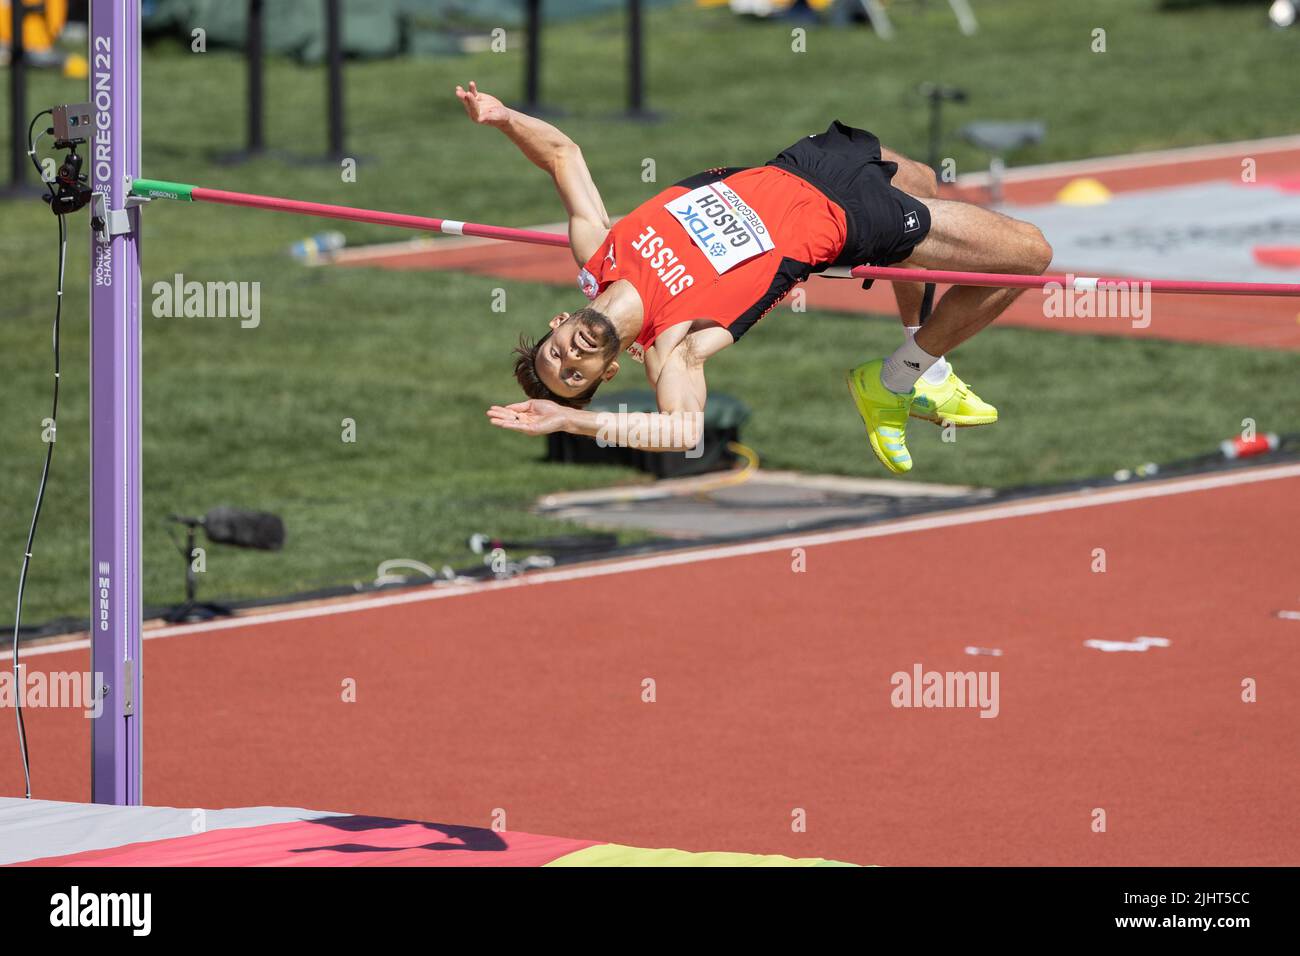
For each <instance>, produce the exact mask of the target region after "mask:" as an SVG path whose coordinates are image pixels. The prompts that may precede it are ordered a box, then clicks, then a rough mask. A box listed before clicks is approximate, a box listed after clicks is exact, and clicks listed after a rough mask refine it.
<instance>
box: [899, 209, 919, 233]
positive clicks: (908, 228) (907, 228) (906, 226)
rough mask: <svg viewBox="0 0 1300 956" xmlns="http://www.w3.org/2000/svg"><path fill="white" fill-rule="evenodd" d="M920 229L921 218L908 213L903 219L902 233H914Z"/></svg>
mask: <svg viewBox="0 0 1300 956" xmlns="http://www.w3.org/2000/svg"><path fill="white" fill-rule="evenodd" d="M920 228H921V217H920V216H918V215H917V214H916V213H914V212H909V213H908V214H907V215H906V216H904V217H903V232H916V230H918V229H920Z"/></svg>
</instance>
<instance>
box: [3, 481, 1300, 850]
mask: <svg viewBox="0 0 1300 956" xmlns="http://www.w3.org/2000/svg"><path fill="white" fill-rule="evenodd" d="M1264 478H1268V479H1270V480H1259V479H1264ZM1243 480H1244V481H1246V482H1249V483H1241V482H1243ZM1224 482H1232V483H1231V484H1223V485H1222V486H1221V487H1204V486H1205V485H1207V484H1208V485H1214V484H1215V483H1224ZM1171 492H1177V493H1171ZM1297 492H1300V465H1291V466H1280V467H1274V468H1270V469H1264V468H1256V469H1251V470H1249V471H1246V472H1235V473H1230V474H1227V475H1221V476H1216V477H1210V478H1207V479H1194V480H1190V483H1188V481H1183V482H1171V483H1162V484H1155V485H1141V486H1136V487H1134V488H1131V489H1120V490H1119V491H1118V492H1102V493H1098V492H1094V493H1091V494H1083V495H1075V496H1066V497H1063V498H1058V499H1048V500H1037V501H1035V502H1032V503H1029V504H1028V505H1020V506H1005V505H1004V506H995V507H994V509H993V510H988V509H982V510H978V511H972V512H962V513H959V514H955V515H952V514H950V515H941V516H935V517H931V518H926V519H914V520H913V521H911V522H903V523H898V524H894V525H890V526H876V527H875V528H873V529H859V530H855V531H848V532H841V533H837V534H833V535H825V536H817V537H814V536H804V537H803V538H787V539H781V540H779V541H775V542H766V543H760V544H758V545H751V546H746V547H743V548H739V549H735V551H734V552H732V553H730V554H728V552H721V553H718V552H703V553H701V552H695V553H677V554H676V555H674V556H669V557H668V558H666V559H665V558H659V559H656V560H659V561H664V560H666V561H668V562H677V563H668V564H661V565H659V566H654V567H646V568H643V569H640V570H623V571H621V572H618V573H610V572H611V571H612V570H613V569H612V568H611V567H610V566H592V568H589V569H586V570H582V571H575V570H571V569H566V570H565V571H564V572H563V573H562V574H559V575H553V576H551V577H550V578H547V577H541V578H536V579H532V580H531V581H523V582H522V583H516V584H515V585H513V586H506V587H500V586H494V587H488V588H486V589H483V588H480V589H474V590H472V591H471V593H466V594H463V595H451V596H442V597H440V598H438V599H433V600H429V599H426V598H427V594H428V592H421V593H419V594H411V593H409V592H408V594H407V595H406V596H404V597H402V598H401V600H405V601H406V602H407V603H388V604H386V605H382V606H378V607H372V608H370V609H364V610H357V609H355V606H353V609H352V610H348V605H330V606H326V607H318V608H315V609H313V610H311V611H310V612H309V613H313V614H316V615H318V616H314V617H308V618H300V619H292V620H281V621H275V620H272V621H270V622H263V623H257V622H255V621H249V622H245V623H242V624H240V625H239V626H232V627H225V628H213V627H211V626H208V627H206V628H205V627H198V628H188V629H179V630H178V631H172V632H167V633H170V634H171V636H168V637H165V638H158V639H151V640H148V641H147V642H146V644H145V647H146V653H145V670H144V673H145V677H146V680H145V697H144V707H145V714H146V718H147V719H146V721H145V728H146V731H145V733H146V739H145V747H146V751H145V752H146V764H145V766H146V781H145V790H144V793H145V799H146V802H148V803H151V804H166V805H173V806H206V807H221V806H248V805H255V804H273V805H280V806H305V807H313V808H319V809H328V810H339V811H348V812H354V813H372V814H384V815H391V816H396V817H408V818H413V819H441V820H454V821H456V822H458V823H463V824H468V825H474V824H478V825H486V824H487V823H489V822H490V814H492V812H493V810H494V809H495V808H501V809H503V810H505V812H506V814H507V825H508V827H509V828H510V829H520V830H528V831H532V832H542V833H557V834H566V835H570V836H575V837H582V838H584V839H590V840H611V841H616V842H620V843H628V844H633V845H640V846H673V847H679V848H683V849H693V850H704V849H720V848H723V849H729V850H736V851H747V852H753V853H785V854H789V855H792V856H825V857H830V858H835V859H841V860H848V861H854V862H860V863H879V864H888V865H902V864H921V865H929V864H1085V865H1087V864H1125V865H1157V864H1159V865H1229V864H1231V865H1246V864H1272V865H1280V864H1285V865H1296V864H1297V863H1300V832H1298V828H1297V827H1296V826H1295V794H1296V793H1297V792H1298V791H1300V765H1298V764H1297V761H1296V760H1295V730H1296V727H1297V726H1300V668H1297V666H1296V659H1297V649H1298V647H1300V621H1295V620H1284V619H1280V618H1279V617H1278V616H1277V613H1276V612H1277V611H1278V610H1279V609H1282V608H1297V607H1300V573H1298V571H1297V561H1296V556H1297V555H1296V550H1297V549H1296V535H1295V530H1294V529H1296V528H1297V527H1300V500H1298V495H1297ZM1133 493H1140V494H1143V495H1158V496H1151V497H1144V498H1139V499H1136V500H1120V499H1123V498H1125V497H1126V496H1129V495H1132V494H1133ZM1088 502H1099V503H1098V504H1096V505H1093V506H1088V507H1081V506H1080V505H1084V504H1087V503H1088ZM1008 507H1010V508H1011V513H1006V509H1007V508H1008ZM1048 508H1060V509H1062V510H1050V511H1044V509H1048ZM999 509H1002V510H999ZM1026 509H1027V510H1029V511H1035V510H1037V511H1043V513H1031V514H1016V513H1015V512H1017V511H1022V510H1026ZM975 519H980V520H975ZM864 534H866V535H870V536H868V537H862V535H864ZM854 535H857V536H858V537H856V538H854V537H853V536H854ZM794 547H804V548H806V562H807V563H806V570H805V571H804V572H802V573H795V572H793V571H792V569H791V561H792V557H791V549H792V548H794ZM1095 548H1104V549H1105V550H1106V560H1107V570H1106V572H1105V573H1100V574H1099V573H1094V572H1093V571H1092V570H1091V564H1092V561H1093V549H1095ZM647 563H648V562H647ZM593 569H594V570H596V571H603V572H605V573H603V574H600V575H599V576H583V577H573V578H571V579H563V578H565V577H567V576H570V575H574V574H588V573H589V572H590V571H591V570H593ZM557 577H558V578H560V579H558V580H557V579H556V578H557ZM386 600H390V601H391V599H386ZM295 613H297V612H295ZM1140 635H1147V636H1158V637H1164V638H1166V639H1168V640H1169V641H1170V642H1171V643H1170V646H1168V647H1163V648H1160V647H1157V648H1152V649H1150V650H1148V651H1146V652H1143V653H1135V652H1124V653H1103V652H1100V651H1098V650H1093V649H1090V648H1087V647H1085V646H1084V644H1083V642H1084V641H1085V640H1089V639H1103V640H1118V641H1129V640H1132V639H1133V638H1135V637H1137V636H1140ZM968 645H974V646H979V647H985V648H998V649H1000V650H1002V652H1003V654H1002V656H1000V657H992V656H978V657H976V656H970V655H967V654H966V653H964V648H965V647H966V646H968ZM27 662H28V665H29V667H39V668H41V669H45V670H66V669H73V668H81V667H85V666H86V654H85V652H84V651H63V652H59V653H56V654H43V655H39V656H33V657H29V658H28V661H27ZM918 662H919V663H921V664H923V665H924V667H925V668H926V669H936V670H969V669H987V670H994V669H996V670H997V671H998V672H999V674H1000V714H999V716H998V717H997V718H996V719H981V718H979V717H978V716H977V715H976V714H975V713H974V712H973V711H969V710H965V711H963V710H906V709H894V708H893V707H891V705H890V689H891V688H890V683H889V681H890V675H891V674H892V673H893V672H895V671H899V670H904V671H907V670H910V669H911V668H912V666H913V664H914V663H918ZM647 677H650V678H653V679H654V680H655V681H656V684H657V700H656V702H654V703H643V702H642V700H641V687H642V684H641V682H642V681H643V679H645V678H647ZM1247 677H1249V678H1253V679H1254V680H1255V681H1256V682H1257V684H1258V695H1259V700H1258V702H1257V703H1253V704H1248V703H1243V702H1242V701H1241V682H1242V680H1243V679H1244V678H1247ZM348 680H355V681H356V686H357V700H356V702H355V703H344V702H342V701H341V688H342V686H343V684H344V682H345V681H348ZM28 718H29V730H30V738H31V745H32V749H33V753H34V760H33V770H34V774H35V781H36V795H37V796H40V797H46V798H50V799H69V800H78V799H85V797H86V795H87V791H88V780H87V767H88V743H89V732H88V725H87V724H86V722H85V721H84V720H83V719H81V718H79V717H78V716H76V714H75V713H74V712H72V711H53V710H44V711H29V713H28ZM13 737H14V735H13V734H12V733H3V734H0V792H3V793H5V794H20V793H21V785H20V777H19V775H18V773H17V769H18V762H17V756H16V747H15V743H14V739H13ZM794 808H803V809H804V810H805V811H806V813H807V821H808V822H807V832H806V833H798V834H797V833H792V832H791V827H790V819H791V813H792V810H794ZM1094 808H1104V809H1105V810H1106V812H1107V815H1108V829H1107V832H1106V833H1104V834H1097V833H1093V832H1092V831H1091V829H1090V823H1091V819H1092V813H1093V810H1094Z"/></svg>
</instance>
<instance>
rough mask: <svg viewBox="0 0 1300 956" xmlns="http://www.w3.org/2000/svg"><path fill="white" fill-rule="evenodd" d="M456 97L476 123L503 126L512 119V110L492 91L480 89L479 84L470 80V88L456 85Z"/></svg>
mask: <svg viewBox="0 0 1300 956" xmlns="http://www.w3.org/2000/svg"><path fill="white" fill-rule="evenodd" d="M456 98H457V99H459V100H460V101H461V103H462V104H463V105H464V107H465V112H466V113H467V114H469V118H470V119H472V120H473V121H474V122H475V123H482V124H483V125H484V126H502V125H504V124H505V123H506V122H508V121H509V119H510V110H509V109H508V108H507V107H506V106H505V104H504V103H502V102H501V101H500V100H499V99H497V98H496V97H495V96H493V95H492V94H491V93H482V92H480V91H479V88H478V84H476V83H475V82H474V81H473V80H470V81H469V89H468V90H466V89H465V87H463V86H457V87H456Z"/></svg>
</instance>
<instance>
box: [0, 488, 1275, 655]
mask: <svg viewBox="0 0 1300 956" xmlns="http://www.w3.org/2000/svg"><path fill="white" fill-rule="evenodd" d="M1286 478H1300V464H1291V465H1274V466H1268V467H1261V468H1253V469H1247V470H1243V471H1233V472H1228V473H1226V474H1221V475H1207V476H1203V477H1199V478H1172V479H1169V480H1167V481H1158V482H1152V483H1150V484H1142V485H1131V486H1126V487H1122V488H1110V489H1106V490H1103V491H1097V490H1085V491H1076V492H1071V493H1069V494H1064V495H1052V496H1049V497H1046V498H1034V499H1030V500H1028V501H1019V502H1010V503H1007V504H1002V505H983V506H977V507H973V508H968V509H963V510H961V511H949V512H944V513H942V514H937V515H929V516H921V517H917V518H903V519H900V520H898V521H889V522H882V523H880V524H876V525H868V526H866V527H857V528H845V529H843V530H839V531H824V532H818V533H815V534H807V535H799V534H792V535H784V536H782V537H779V538H768V539H765V540H763V541H750V542H746V543H744V544H731V545H715V546H711V547H705V548H696V549H690V550H683V551H674V552H671V553H669V554H660V555H649V556H647V557H642V558H628V559H622V560H614V561H610V562H608V563H604V564H584V565H579V566H577V567H572V568H559V569H557V570H554V571H542V572H540V573H537V574H531V575H524V576H523V577H518V578H512V579H510V580H508V581H486V582H478V583H474V584H462V585H454V586H451V587H445V588H437V589H432V588H430V589H421V590H418V591H403V592H402V593H400V594H390V595H384V596H380V597H372V598H363V599H359V600H355V601H337V602H332V603H327V604H321V605H313V606H310V607H300V608H289V609H286V610H282V611H273V612H271V613H269V614H255V615H249V616H248V617H236V618H227V619H224V620H219V621H210V622H207V623H204V624H178V625H175V626H171V627H161V628H155V629H152V630H149V631H146V632H145V633H144V635H143V637H144V640H147V641H148V640H155V639H158V638H164V637H180V636H182V635H185V634H210V633H213V632H215V631H226V630H231V629H233V628H246V627H257V626H259V625H263V624H279V623H283V622H285V621H301V620H307V619H310V618H316V617H327V616H329V615H333V614H352V613H355V612H357V611H370V610H374V609H376V608H385V607H396V606H398V605H402V604H415V603H419V602H423V601H439V600H442V599H444V598H454V597H463V596H465V595H469V594H484V593H487V592H490V591H499V590H506V589H509V588H525V587H539V586H541V585H546V584H554V583H557V582H561V581H577V580H582V579H584V578H596V577H605V576H607V575H611V574H627V573H630V572H633V571H648V570H654V569H656V568H667V567H674V566H676V565H682V564H695V563H697V562H701V561H717V560H721V559H725V558H737V557H746V556H749V555H754V554H766V553H770V552H773V551H786V550H789V549H790V548H794V547H799V548H813V547H820V546H823V545H829V544H842V543H844V542H848V541H862V540H865V539H867V538H883V537H887V536H890V535H896V534H910V533H913V532H917V531H932V530H935V529H937V528H955V527H960V526H962V525H969V524H983V523H985V522H989V521H1002V520H1005V519H1007V518H1024V517H1030V516H1033V515H1044V514H1054V513H1056V512H1060V511H1074V510H1076V509H1079V508H1095V507H1099V506H1101V505H1113V504H1121V503H1123V502H1127V501H1141V500H1145V499H1147V498H1167V497H1170V496H1173V495H1185V494H1191V493H1193V492H1197V491H1211V490H1214V489H1217V488H1231V487H1235V486H1238V485H1251V484H1256V483H1258V482H1262V481H1278V480H1282V479H1286ZM89 646H90V641H89V640H88V639H86V638H81V639H74V640H71V641H67V642H64V643H59V644H45V645H39V646H36V647H32V648H29V649H25V650H23V651H22V652H21V657H22V659H24V660H26V659H27V658H29V657H36V656H39V655H41V654H55V653H61V652H64V651H74V650H80V649H84V648H86V647H89ZM11 656H12V652H11V651H7V650H6V651H4V652H3V653H0V660H7V659H9V658H11Z"/></svg>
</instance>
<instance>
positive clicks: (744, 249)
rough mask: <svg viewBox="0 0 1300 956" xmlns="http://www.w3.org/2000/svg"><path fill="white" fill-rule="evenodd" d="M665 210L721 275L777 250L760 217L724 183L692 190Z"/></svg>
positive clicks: (672, 202)
mask: <svg viewBox="0 0 1300 956" xmlns="http://www.w3.org/2000/svg"><path fill="white" fill-rule="evenodd" d="M664 208H665V209H667V210H668V212H669V214H670V215H671V216H672V217H673V218H674V219H676V220H677V221H678V222H679V223H680V224H681V226H682V228H683V229H685V230H686V234H687V235H688V236H690V237H691V240H692V241H693V242H694V243H695V244H696V245H697V246H699V248H700V251H701V252H703V253H704V255H705V256H706V257H707V258H708V260H709V263H710V264H711V265H712V266H713V269H714V271H715V272H717V273H718V275H722V273H724V272H726V271H727V270H728V269H733V268H735V267H736V266H738V265H740V264H741V263H742V262H745V261H747V260H749V259H752V258H754V256H757V255H761V254H762V253H764V252H767V251H769V250H771V249H775V248H776V243H774V242H773V241H772V236H771V234H770V233H769V232H768V231H767V226H765V225H764V224H763V220H762V219H760V218H759V216H758V213H756V212H754V210H752V209H750V208H749V206H748V205H747V204H746V203H745V201H744V200H743V199H741V198H740V197H739V196H738V195H736V191H735V190H734V189H731V188H730V187H728V186H724V185H723V184H722V183H721V182H714V183H709V184H708V185H707V186H701V187H699V188H698V189H694V190H691V191H690V192H688V193H687V194H686V195H684V196H679V197H678V198H677V199H674V200H672V201H671V202H666V203H664Z"/></svg>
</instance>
